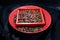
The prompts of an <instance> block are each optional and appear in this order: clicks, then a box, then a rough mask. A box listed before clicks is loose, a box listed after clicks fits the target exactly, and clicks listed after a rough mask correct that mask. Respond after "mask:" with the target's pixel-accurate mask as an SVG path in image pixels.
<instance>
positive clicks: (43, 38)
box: [0, 0, 60, 40]
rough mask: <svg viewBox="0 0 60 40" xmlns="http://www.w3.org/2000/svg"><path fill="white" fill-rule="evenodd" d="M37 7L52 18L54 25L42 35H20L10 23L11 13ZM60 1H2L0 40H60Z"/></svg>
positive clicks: (0, 9)
mask: <svg viewBox="0 0 60 40" xmlns="http://www.w3.org/2000/svg"><path fill="white" fill-rule="evenodd" d="M24 5H36V6H39V7H42V8H44V9H46V10H47V11H48V12H50V14H51V16H52V24H51V25H50V27H49V28H48V29H47V30H45V31H44V32H42V33H38V34H34V35H29V34H23V33H19V32H17V31H16V30H14V29H13V28H11V26H10V24H9V22H8V16H9V13H10V12H11V11H12V10H14V9H15V8H17V7H19V6H24ZM59 24H60V0H0V40H60V25H59Z"/></svg>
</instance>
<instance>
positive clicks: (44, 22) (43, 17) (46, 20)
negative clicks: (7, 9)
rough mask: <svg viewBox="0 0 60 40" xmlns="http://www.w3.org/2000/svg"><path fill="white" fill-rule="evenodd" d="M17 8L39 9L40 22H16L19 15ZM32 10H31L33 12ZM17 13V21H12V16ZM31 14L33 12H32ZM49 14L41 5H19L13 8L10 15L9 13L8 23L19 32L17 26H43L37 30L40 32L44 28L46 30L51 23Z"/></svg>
mask: <svg viewBox="0 0 60 40" xmlns="http://www.w3.org/2000/svg"><path fill="white" fill-rule="evenodd" d="M19 10H33V11H34V10H39V11H40V15H41V20H42V21H41V22H33V23H19V22H18V16H19ZM33 11H32V12H33ZM15 15H17V19H16V20H17V21H16V23H15V22H14V16H15ZM32 15H33V13H32ZM51 20H52V19H51V16H50V14H49V12H47V11H46V10H45V9H43V8H41V7H37V6H31V5H30V6H21V7H18V8H16V9H14V10H13V11H12V12H11V13H10V15H9V23H10V25H11V26H12V27H13V28H14V29H15V30H17V31H19V32H21V31H20V30H18V28H17V26H28V27H32V26H34V27H35V26H43V27H42V28H41V29H40V31H39V32H42V31H44V30H46V29H47V28H48V27H49V26H50V24H51ZM26 33H36V32H26Z"/></svg>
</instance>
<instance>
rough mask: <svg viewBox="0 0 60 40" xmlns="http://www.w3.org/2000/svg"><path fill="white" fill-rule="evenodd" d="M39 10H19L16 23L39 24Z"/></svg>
mask: <svg viewBox="0 0 60 40" xmlns="http://www.w3.org/2000/svg"><path fill="white" fill-rule="evenodd" d="M41 21H42V20H41V15H40V10H19V13H18V23H36V22H41Z"/></svg>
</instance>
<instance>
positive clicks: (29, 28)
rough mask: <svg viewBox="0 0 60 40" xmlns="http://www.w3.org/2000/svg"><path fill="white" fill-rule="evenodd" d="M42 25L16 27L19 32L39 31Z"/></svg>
mask: <svg viewBox="0 0 60 40" xmlns="http://www.w3.org/2000/svg"><path fill="white" fill-rule="evenodd" d="M41 28H42V27H18V29H19V30H20V31H21V32H25V33H26V32H27V33H28V32H39V31H40V29H41Z"/></svg>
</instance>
